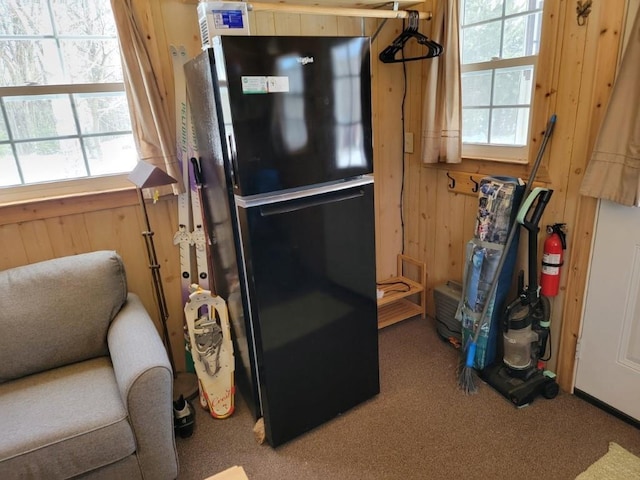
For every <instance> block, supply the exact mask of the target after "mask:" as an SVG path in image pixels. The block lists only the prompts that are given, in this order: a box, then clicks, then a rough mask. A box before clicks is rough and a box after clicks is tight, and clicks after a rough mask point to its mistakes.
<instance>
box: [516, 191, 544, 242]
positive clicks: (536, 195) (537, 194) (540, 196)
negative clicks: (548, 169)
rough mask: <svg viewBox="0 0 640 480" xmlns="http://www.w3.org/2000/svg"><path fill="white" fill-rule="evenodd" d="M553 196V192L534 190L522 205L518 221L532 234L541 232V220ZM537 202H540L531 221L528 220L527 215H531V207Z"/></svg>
mask: <svg viewBox="0 0 640 480" xmlns="http://www.w3.org/2000/svg"><path fill="white" fill-rule="evenodd" d="M551 195H553V190H550V189H548V188H542V187H536V188H534V189H533V190H532V191H531V193H530V194H529V196H528V197H527V198H526V199H525V201H524V203H523V204H522V208H521V209H520V211H519V212H518V217H517V219H516V221H517V222H518V223H519V224H520V225H522V226H523V227H524V228H526V229H527V230H529V231H530V232H531V231H535V232H537V231H538V230H539V229H538V224H539V223H540V218H541V217H542V214H543V213H544V209H545V208H546V206H547V204H548V203H549V200H551ZM536 200H538V202H537V203H536V208H535V209H534V211H533V213H532V214H531V217H530V218H529V220H527V218H526V217H527V213H529V210H531V205H532V204H533V202H534V201H536Z"/></svg>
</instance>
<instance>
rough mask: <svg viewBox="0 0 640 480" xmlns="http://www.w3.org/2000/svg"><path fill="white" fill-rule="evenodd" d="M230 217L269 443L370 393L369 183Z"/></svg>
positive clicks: (373, 373) (374, 366)
mask: <svg viewBox="0 0 640 480" xmlns="http://www.w3.org/2000/svg"><path fill="white" fill-rule="evenodd" d="M238 214H239V220H240V224H241V231H242V239H243V242H242V243H243V249H244V255H245V258H246V260H247V262H246V265H247V278H248V279H250V281H249V283H248V289H249V296H250V297H251V298H252V300H251V306H250V316H251V321H252V323H253V325H254V331H255V332H256V347H257V352H256V358H257V362H258V368H259V369H260V378H261V385H260V389H261V393H262V402H263V414H264V419H265V430H266V434H267V440H268V441H269V443H270V444H271V445H272V446H276V445H279V444H281V443H283V442H285V441H287V440H289V439H291V438H293V437H295V436H298V435H300V434H301V433H303V432H306V431H308V430H310V429H312V428H313V427H315V426H317V425H320V424H321V423H323V422H325V421H327V420H329V419H331V418H333V417H335V416H336V415H338V414H340V413H342V412H344V411H345V410H347V409H349V408H351V407H353V406H354V405H356V404H358V403H360V402H362V401H364V400H366V399H368V398H370V397H372V396H374V395H376V394H377V393H378V392H379V374H378V331H377V320H376V317H377V315H376V285H375V247H374V217H373V185H372V184H367V185H363V186H360V187H355V188H352V189H347V190H339V191H336V192H331V193H326V194H323V195H317V196H311V197H305V198H298V199H294V200H291V201H287V202H281V203H272V204H268V205H262V206H255V207H250V208H246V209H244V208H238Z"/></svg>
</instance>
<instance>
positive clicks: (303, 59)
mask: <svg viewBox="0 0 640 480" xmlns="http://www.w3.org/2000/svg"><path fill="white" fill-rule="evenodd" d="M296 60H297V61H298V63H299V64H301V65H307V64H308V63H313V57H298V58H297V59H296Z"/></svg>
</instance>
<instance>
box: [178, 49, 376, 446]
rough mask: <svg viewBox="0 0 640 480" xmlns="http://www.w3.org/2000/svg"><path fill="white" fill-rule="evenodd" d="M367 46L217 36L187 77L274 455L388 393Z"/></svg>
mask: <svg viewBox="0 0 640 480" xmlns="http://www.w3.org/2000/svg"><path fill="white" fill-rule="evenodd" d="M369 49H370V40H369V38H367V37H275V36H274V37H264V36H262V37H261V36H251V37H242V36H228V37H215V38H214V40H213V46H212V47H211V48H210V49H207V50H205V51H203V52H202V53H201V54H199V55H198V56H197V57H196V58H194V59H193V60H191V61H190V62H188V63H187V64H186V66H185V74H186V78H187V90H188V97H189V103H190V108H191V110H192V116H193V122H194V125H195V131H196V137H197V143H198V154H199V156H200V162H201V168H202V174H203V178H204V186H203V197H204V200H203V202H204V203H203V205H204V211H205V217H206V221H207V224H208V226H209V232H210V234H211V236H212V259H213V269H214V272H213V280H214V285H215V289H216V292H217V294H218V295H220V296H221V297H222V298H224V299H225V300H226V301H227V305H228V308H229V315H230V319H231V324H232V335H233V341H234V346H235V354H236V383H237V384H238V386H239V389H240V393H241V394H242V397H243V399H244V400H245V401H246V402H247V403H248V404H249V406H250V408H251V409H252V411H253V414H254V416H255V418H256V419H258V418H260V417H263V418H264V423H265V433H266V438H267V441H268V442H269V443H270V445H271V446H273V447H275V446H277V445H280V444H282V443H284V442H286V441H288V440H290V439H292V438H294V437H296V436H298V435H300V434H302V433H304V432H306V431H308V430H310V429H312V428H314V427H316V426H318V425H320V424H322V423H323V422H325V421H327V420H329V419H331V418H333V417H335V416H337V415H339V414H341V413H343V412H345V411H346V410H348V409H349V408H351V407H353V406H355V405H357V404H359V403H361V402H363V401H365V400H367V399H370V398H371V397H373V396H375V395H376V394H377V393H378V392H379V390H380V385H379V370H378V332H377V308H376V282H375V278H376V274H375V240H374V238H375V234H374V203H373V160H372V156H373V152H372V130H371V78H370V76H371V67H370V53H369Z"/></svg>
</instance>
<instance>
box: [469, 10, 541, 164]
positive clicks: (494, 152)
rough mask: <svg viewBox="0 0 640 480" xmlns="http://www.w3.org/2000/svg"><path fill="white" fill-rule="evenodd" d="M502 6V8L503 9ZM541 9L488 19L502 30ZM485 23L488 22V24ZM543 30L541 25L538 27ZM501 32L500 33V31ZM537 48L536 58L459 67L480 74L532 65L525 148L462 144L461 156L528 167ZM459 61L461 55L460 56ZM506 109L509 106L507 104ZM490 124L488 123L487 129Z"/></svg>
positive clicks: (512, 59)
mask: <svg viewBox="0 0 640 480" xmlns="http://www.w3.org/2000/svg"><path fill="white" fill-rule="evenodd" d="M462 7H463V3H461V8H462ZM504 8H505V6H504V5H503V9H504ZM543 10H544V4H543V7H542V8H540V9H535V10H529V11H527V12H526V13H525V12H523V13H517V14H511V15H504V10H503V16H501V17H496V18H493V19H491V21H495V20H497V19H498V18H499V19H501V20H502V24H503V27H504V21H505V20H507V19H509V18H516V17H519V16H524V15H530V14H532V13H540V14H542V12H543ZM460 18H463V12H461V14H460ZM487 22H488V21H487ZM479 23H483V22H477V23H474V24H471V25H477V24H479ZM463 28H464V27H463V25H462V23H461V24H460V37H461V38H463V32H462V31H463ZM541 28H542V26H541ZM501 31H502V30H501ZM460 48H462V42H461V44H460ZM539 50H540V46H539V45H538V53H537V54H536V55H529V56H524V57H516V58H508V59H502V58H498V59H493V60H491V61H486V62H478V63H470V64H464V63H462V62H461V65H460V73H461V74H464V73H468V72H479V71H495V70H498V69H504V68H510V67H522V66H532V68H533V79H532V82H531V96H530V102H529V120H528V132H527V135H526V139H527V142H526V144H525V145H500V144H485V143H467V142H464V141H463V142H462V157H463V158H467V159H472V160H489V161H495V162H508V163H518V164H527V163H528V161H529V147H530V139H531V128H532V120H533V113H534V94H535V85H536V81H535V78H536V75H537V71H538V57H539V54H540V52H539ZM460 58H461V59H462V52H461V55H460ZM491 96H492V97H493V84H492V87H491ZM504 107H505V105H500V106H499V107H498V108H504ZM506 107H509V105H506ZM493 108H494V106H493V99H491V100H490V103H489V109H493ZM464 110H465V108H464V107H463V108H462V112H461V114H464ZM490 124H491V121H489V128H490V126H491V125H490Z"/></svg>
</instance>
